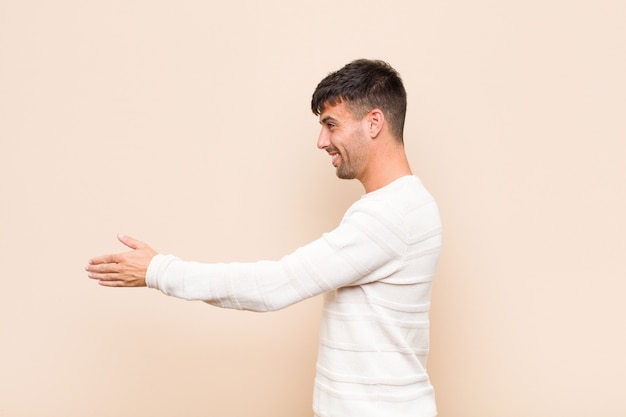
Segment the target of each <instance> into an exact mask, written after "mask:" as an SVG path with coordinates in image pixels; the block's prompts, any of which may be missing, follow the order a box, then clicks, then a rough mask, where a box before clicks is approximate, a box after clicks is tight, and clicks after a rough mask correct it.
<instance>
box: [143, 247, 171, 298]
mask: <svg viewBox="0 0 626 417" xmlns="http://www.w3.org/2000/svg"><path fill="white" fill-rule="evenodd" d="M176 260H178V258H177V257H175V256H174V255H162V254H160V253H159V254H157V255H155V256H154V257H153V258H152V260H151V261H150V263H149V264H148V269H147V271H146V285H147V286H148V287H149V288H155V289H157V290H162V289H163V288H164V280H165V271H166V270H167V268H168V266H169V265H170V264H171V263H172V262H173V261H176Z"/></svg>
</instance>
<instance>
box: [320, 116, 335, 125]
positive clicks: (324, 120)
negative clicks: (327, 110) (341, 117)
mask: <svg viewBox="0 0 626 417" xmlns="http://www.w3.org/2000/svg"><path fill="white" fill-rule="evenodd" d="M329 120H332V121H334V122H336V121H337V119H335V118H334V117H333V116H324V117H322V118H321V119H320V123H321V124H324V123H326V122H328V121H329Z"/></svg>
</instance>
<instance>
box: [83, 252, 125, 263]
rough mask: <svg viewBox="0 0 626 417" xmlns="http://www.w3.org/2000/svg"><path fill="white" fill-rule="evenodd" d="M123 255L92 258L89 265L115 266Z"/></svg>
mask: <svg viewBox="0 0 626 417" xmlns="http://www.w3.org/2000/svg"><path fill="white" fill-rule="evenodd" d="M120 255H121V254H119V253H118V254H109V255H102V256H96V257H95V258H91V259H90V260H89V265H99V264H115V263H119V262H120Z"/></svg>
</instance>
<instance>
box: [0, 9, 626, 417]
mask: <svg viewBox="0 0 626 417" xmlns="http://www.w3.org/2000/svg"><path fill="white" fill-rule="evenodd" d="M625 21H626V3H625V2H623V1H620V0H615V1H608V0H599V1H593V2H591V1H564V0H563V1H557V0H541V1H534V0H531V1H506V2H502V1H486V0H478V1H471V2H468V1H461V0H449V1H440V2H416V1H409V0H406V1H389V2H386V3H381V2H375V1H370V0H358V1H357V0H350V1H337V0H335V1H328V0H323V1H317V2H296V1H281V0H267V1H264V2H258V1H252V0H250V1H232V2H219V3H218V2H211V1H200V0H179V1H176V2H168V1H148V0H124V1H97V2H96V1H94V2H86V1H78V0H75V1H69V0H59V1H43V0H20V1H17V0H15V1H10V0H0V145H1V146H0V215H1V216H0V262H1V263H0V265H1V267H2V273H1V280H2V291H1V292H0V337H1V340H0V416H2V417H5V416H6V417H53V416H55V417H56V416H65V417H75V416H76V417H78V416H81V417H82V416H94V417H98V416H151V417H171V416H185V417H195V416H198V417H200V416H223V417H231V416H261V417H265V416H272V417H281V416H285V417H298V416H310V415H311V411H310V408H311V391H312V380H313V376H314V366H315V357H316V349H317V331H318V320H319V312H320V307H321V300H320V299H319V298H314V299H312V300H308V301H305V302H303V303H301V304H299V305H295V306H292V307H290V308H287V309H285V310H282V311H279V312H275V313H267V314H256V313H249V312H239V311H226V310H220V309H217V308H214V307H210V306H207V305H205V304H203V303H199V302H197V303H191V302H186V301H182V300H177V299H173V298H167V297H165V296H163V295H162V294H160V293H158V292H156V291H154V290H148V289H124V290H119V289H106V288H102V287H99V286H98V285H97V284H96V283H94V282H92V281H90V280H88V279H87V278H86V274H85V273H84V271H83V267H84V265H85V264H86V263H87V260H88V259H89V258H90V257H92V256H96V255H100V254H104V253H110V252H119V251H122V250H123V248H122V246H121V245H120V244H118V243H117V242H116V240H115V236H116V234H117V233H126V234H129V235H131V236H135V237H137V238H139V239H142V240H145V241H147V242H149V243H150V244H151V245H152V246H153V247H154V248H156V249H157V250H159V251H161V252H164V253H175V254H176V255H178V256H180V257H182V258H184V259H189V260H198V261H206V262H215V261H234V260H239V261H252V260H258V259H276V258H279V257H280V256H282V255H284V254H286V253H288V252H291V251H292V250H294V249H296V248H297V247H298V246H300V245H302V244H305V243H307V242H309V241H310V240H313V239H315V238H317V237H318V236H319V235H320V234H321V233H323V232H325V231H329V230H331V229H332V228H334V227H335V226H336V225H337V223H338V222H339V220H340V218H341V216H342V214H343V212H344V210H345V209H346V208H347V207H348V206H349V205H350V203H351V202H352V201H354V200H355V199H357V198H359V196H360V195H361V193H362V190H361V187H360V185H359V184H358V183H356V182H347V181H340V180H337V179H336V178H335V174H334V169H333V167H332V166H331V164H330V160H329V158H328V156H327V155H325V154H324V153H323V152H320V151H318V150H317V149H316V148H315V142H316V139H317V134H318V129H319V125H318V124H317V119H316V118H315V117H314V116H313V115H311V113H310V110H309V101H310V95H311V93H312V91H313V89H314V88H315V86H316V85H317V83H318V82H319V81H320V80H321V79H322V78H323V77H324V76H325V75H326V74H327V73H328V72H330V71H334V70H336V69H338V68H340V67H341V66H343V65H344V64H345V63H347V62H349V61H351V60H353V59H356V58H361V57H365V58H380V59H384V60H386V61H388V62H390V63H391V64H392V65H393V66H394V67H395V68H396V69H397V70H398V71H399V72H400V73H401V75H402V77H403V79H404V81H405V84H406V88H407V90H408V94H409V110H408V117H407V126H406V138H405V139H406V146H407V152H408V154H409V159H410V161H411V165H412V167H413V170H414V172H415V173H417V174H418V175H419V176H420V177H421V178H422V180H423V181H424V183H425V184H426V185H427V186H428V188H429V189H430V191H431V192H432V193H433V194H434V195H435V197H436V198H437V200H438V202H439V204H440V208H441V213H442V217H443V221H444V227H445V236H444V238H445V245H444V251H443V254H442V258H441V263H440V268H439V272H438V276H437V278H436V283H435V287H434V294H433V300H432V301H433V309H432V315H431V318H432V353H431V357H430V361H429V370H430V373H431V375H432V380H433V383H434V385H435V387H436V390H437V400H438V406H439V410H440V416H441V417H503V416H506V417H517V416H520V417H521V416H524V417H527V416H534V417H540V416H546V417H548V416H549V417H554V416H568V417H575V416H580V417H583V416H584V417H587V416H592V415H593V416H603V417H613V416H614V417H617V416H623V415H624V414H625V413H626V399H624V393H625V392H626V382H625V381H626V380H625V379H624V375H626V359H625V358H624V356H625V355H624V352H626V341H625V338H624V317H625V316H626V303H625V302H624V295H625V294H626V284H625V283H624V281H625V278H626V266H625V264H626V261H625V256H624V254H625V250H626V237H625V232H626V222H625V220H624V213H625V212H626V168H625V166H624V159H625V156H626V145H625V143H626V142H625V139H626V127H625V116H626V99H625V97H626V81H625V79H626V77H625V74H626V58H625V57H626V46H625V45H626V42H625V39H626V29H625V26H624V22H625Z"/></svg>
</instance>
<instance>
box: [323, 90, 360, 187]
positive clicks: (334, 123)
mask: <svg viewBox="0 0 626 417" xmlns="http://www.w3.org/2000/svg"><path fill="white" fill-rule="evenodd" d="M320 124H321V125H322V131H321V132H320V136H319V138H318V140H317V147H318V148H319V149H323V150H325V151H326V152H328V154H329V155H330V156H331V157H332V164H333V166H335V168H337V177H339V178H342V179H354V178H356V179H360V178H362V176H363V174H364V170H365V167H366V162H367V140H366V139H367V136H366V134H365V126H364V122H363V120H357V119H356V118H355V117H354V115H353V114H352V112H351V111H350V110H349V108H348V107H347V106H346V105H345V104H344V103H343V102H341V103H339V104H337V105H335V106H328V105H327V106H326V107H325V108H324V110H323V111H322V113H321V114H320Z"/></svg>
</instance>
